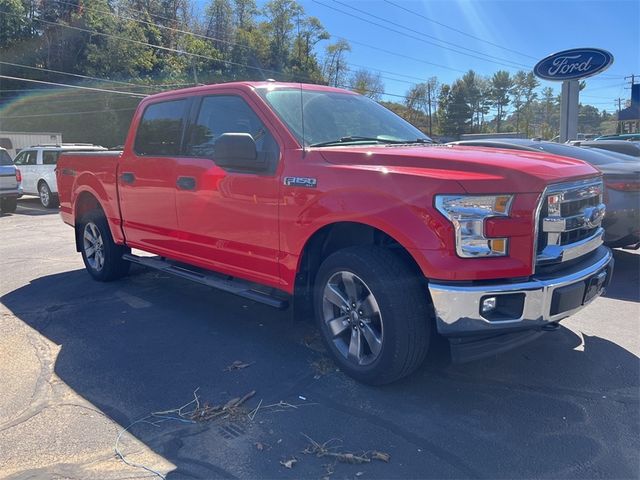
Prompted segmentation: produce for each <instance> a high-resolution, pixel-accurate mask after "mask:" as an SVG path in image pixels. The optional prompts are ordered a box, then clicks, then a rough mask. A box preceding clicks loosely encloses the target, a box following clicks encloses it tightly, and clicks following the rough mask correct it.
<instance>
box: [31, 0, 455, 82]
mask: <svg viewBox="0 0 640 480" xmlns="http://www.w3.org/2000/svg"><path fill="white" fill-rule="evenodd" d="M58 2H59V3H64V4H67V5H72V6H76V5H75V4H73V3H70V2H65V1H64V0H58ZM94 10H95V11H97V12H102V13H107V14H109V15H111V16H113V17H115V18H121V19H126V20H131V21H134V22H137V23H143V24H145V25H150V26H154V27H158V28H162V29H165V30H170V31H174V32H178V33H182V34H185V35H191V36H194V37H198V38H203V39H207V40H213V41H217V42H222V43H227V44H229V45H235V46H239V47H241V48H246V49H248V48H249V47H248V46H247V45H242V44H239V43H237V42H232V41H228V40H222V39H219V38H216V37H211V36H207V35H201V34H198V33H195V32H191V31H188V30H181V29H178V28H173V27H167V26H165V25H160V24H157V23H153V22H147V21H145V20H140V19H136V18H133V17H127V16H123V15H120V14H117V13H115V12H110V11H108V10H102V9H94ZM153 16H154V17H158V18H163V19H166V20H171V19H168V18H166V17H161V16H159V15H153ZM35 20H37V21H42V22H45V23H49V24H54V25H58V26H61V27H68V28H74V29H79V27H72V26H70V25H65V24H62V23H54V22H47V21H46V20H41V19H35ZM83 31H89V30H84V29H83ZM93 33H96V34H98V35H107V36H112V37H115V38H119V39H121V40H125V41H132V40H131V39H127V38H125V37H121V36H116V35H112V34H106V33H101V32H97V31H95V32H93ZM136 43H140V42H136ZM143 43H144V42H143ZM146 45H148V46H151V47H154V48H160V49H168V47H162V46H160V45H155V44H146ZM372 48H377V47H372ZM170 50H172V51H175V52H176V53H182V54H185V55H194V56H199V57H203V58H207V59H209V60H213V61H219V62H223V63H230V64H233V65H237V66H242V67H247V68H254V69H258V70H260V71H261V72H263V71H267V72H270V73H278V74H281V75H288V76H291V74H287V73H285V72H282V71H279V70H266V69H262V68H259V67H253V66H251V65H246V64H243V63H237V62H231V61H226V60H222V59H218V58H214V57H209V56H205V55H199V54H191V53H189V52H184V51H181V50H175V49H170ZM425 63H428V64H431V65H434V66H440V67H442V68H448V67H446V66H444V65H438V64H434V63H431V62H425ZM345 64H346V65H347V66H349V65H351V66H354V67H358V68H365V69H367V70H371V71H374V72H380V73H386V74H389V75H396V76H399V77H405V78H410V79H413V80H417V81H419V82H424V81H426V79H425V78H421V77H416V76H412V75H405V74H400V73H396V72H390V71H388V70H381V69H376V68H371V67H368V66H364V65H358V64H355V63H350V62H345ZM347 70H349V71H352V72H353V71H355V70H354V69H347ZM451 70H455V71H458V72H461V73H464V72H462V71H461V70H457V69H451ZM303 78H306V79H307V80H312V79H311V78H310V77H308V76H304V77H303ZM381 78H384V79H386V80H390V81H395V82H401V83H407V84H409V85H414V84H415V83H416V82H407V81H403V80H399V79H397V78H392V77H386V76H381Z"/></svg>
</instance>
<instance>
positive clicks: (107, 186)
mask: <svg viewBox="0 0 640 480" xmlns="http://www.w3.org/2000/svg"><path fill="white" fill-rule="evenodd" d="M105 176H106V177H107V178H105V179H103V180H98V178H96V176H95V175H93V174H91V173H88V172H83V173H81V174H80V175H79V176H78V177H77V178H76V180H75V182H74V187H73V189H72V198H71V204H72V205H73V218H74V219H75V218H77V215H78V199H79V198H80V196H81V195H82V194H83V193H85V192H86V193H89V194H91V195H92V196H93V197H94V198H95V199H96V200H97V201H98V204H99V205H100V208H102V211H103V212H104V214H105V216H106V217H107V223H108V225H109V229H110V231H111V236H112V237H113V240H114V241H115V242H116V243H117V244H124V242H125V238H124V234H123V232H122V228H121V226H120V224H121V219H120V212H119V211H118V208H117V207H118V198H117V195H116V189H115V185H116V184H115V181H116V176H115V173H106V175H105ZM111 187H113V188H111ZM111 189H112V190H113V192H110V191H109V190H111Z"/></svg>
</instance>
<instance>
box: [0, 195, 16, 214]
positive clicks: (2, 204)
mask: <svg viewBox="0 0 640 480" xmlns="http://www.w3.org/2000/svg"><path fill="white" fill-rule="evenodd" d="M16 208H18V199H17V198H15V197H9V198H3V199H2V200H0V210H1V211H2V213H13V212H15V211H16Z"/></svg>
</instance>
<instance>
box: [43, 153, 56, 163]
mask: <svg viewBox="0 0 640 480" xmlns="http://www.w3.org/2000/svg"><path fill="white" fill-rule="evenodd" d="M59 156H60V152H42V164H43V165H55V164H56V163H58V157H59Z"/></svg>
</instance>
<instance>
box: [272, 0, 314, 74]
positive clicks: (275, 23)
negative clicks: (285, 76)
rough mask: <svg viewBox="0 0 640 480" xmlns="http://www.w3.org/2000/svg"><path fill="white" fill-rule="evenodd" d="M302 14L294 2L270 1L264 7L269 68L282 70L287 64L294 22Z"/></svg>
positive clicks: (300, 8)
mask: <svg viewBox="0 0 640 480" xmlns="http://www.w3.org/2000/svg"><path fill="white" fill-rule="evenodd" d="M303 13H304V10H303V8H302V7H301V6H300V5H299V4H298V3H297V2H296V1H295V0H271V1H269V2H267V3H266V4H265V6H264V11H263V14H264V16H265V17H266V18H267V23H266V27H267V29H268V31H269V33H270V39H269V40H270V50H271V68H272V69H274V70H283V69H284V68H285V67H286V66H287V65H288V63H289V55H290V51H291V44H292V35H293V29H294V20H295V19H296V18H298V17H299V16H300V15H302V14H303Z"/></svg>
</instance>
